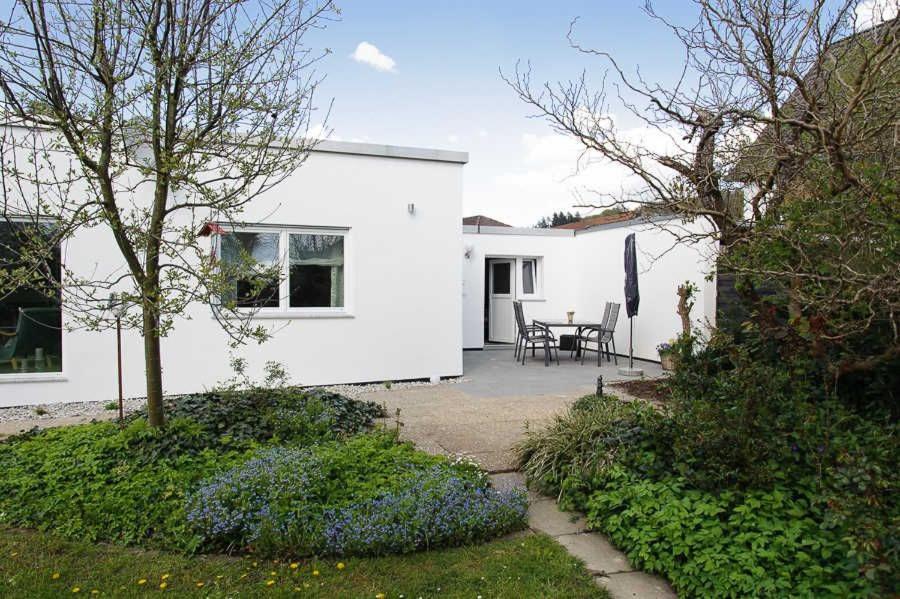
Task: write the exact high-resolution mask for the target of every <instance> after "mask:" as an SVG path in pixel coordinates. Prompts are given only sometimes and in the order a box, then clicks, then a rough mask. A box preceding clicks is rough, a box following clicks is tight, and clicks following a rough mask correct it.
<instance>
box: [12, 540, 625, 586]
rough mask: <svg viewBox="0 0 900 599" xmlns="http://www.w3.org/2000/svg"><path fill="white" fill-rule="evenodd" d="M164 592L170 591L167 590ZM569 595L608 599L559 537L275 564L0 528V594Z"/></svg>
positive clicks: (276, 562) (277, 562)
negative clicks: (63, 537) (189, 554)
mask: <svg viewBox="0 0 900 599" xmlns="http://www.w3.org/2000/svg"><path fill="white" fill-rule="evenodd" d="M163 585H164V589H161V588H160V587H162V586H163ZM75 589H77V590H78V592H77V593H74V596H76V597H78V596H81V595H88V596H94V595H93V594H92V592H93V591H96V592H97V595H99V596H101V597H126V598H127V597H149V596H158V595H159V594H160V593H161V592H163V591H165V592H167V593H169V594H174V595H175V596H177V597H197V598H225V597H258V596H265V597H308V598H316V599H331V598H333V597H364V598H367V599H372V598H373V597H380V596H383V597H385V598H390V599H397V598H398V597H401V596H403V597H437V596H440V597H452V598H456V597H460V598H465V599H474V598H476V597H478V596H479V595H481V596H482V597H566V598H571V599H605V598H608V594H607V593H606V592H605V591H604V590H603V589H601V588H599V587H598V586H597V585H596V584H595V583H594V581H593V579H592V577H591V575H590V574H588V573H587V571H586V570H585V569H584V566H583V565H582V564H581V563H580V562H578V561H577V560H575V559H574V558H573V557H572V556H570V555H569V554H568V553H567V552H566V550H565V549H564V548H562V547H561V546H560V545H558V544H557V543H556V542H554V541H553V540H552V539H550V538H548V537H545V536H542V535H530V534H523V535H516V536H515V537H512V538H507V539H501V540H496V541H491V542H488V543H485V544H482V545H468V546H464V547H458V548H452V549H440V550H435V551H427V552H420V553H415V554H408V555H402V556H386V557H375V558H356V557H350V558H328V559H321V558H318V559H316V558H312V559H305V560H278V561H276V560H272V559H262V558H259V557H257V556H254V555H248V556H243V557H228V556H222V555H194V556H186V555H183V554H177V553H167V552H159V551H147V550H143V549H134V548H127V547H121V546H117V545H109V544H103V543H87V542H84V541H77V540H65V539H60V538H59V537H57V536H54V535H51V534H47V533H40V532H35V531H26V530H13V529H6V528H2V527H0V595H2V596H3V597H4V598H9V599H20V598H21V599H26V598H27V599H31V598H33V597H58V596H61V595H68V596H73V592H72V591H74V590H75Z"/></svg>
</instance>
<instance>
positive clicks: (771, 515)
mask: <svg viewBox="0 0 900 599" xmlns="http://www.w3.org/2000/svg"><path fill="white" fill-rule="evenodd" d="M686 364H688V365H690V366H691V367H693V368H699V367H700V366H701V365H702V366H703V367H704V368H706V369H707V373H706V376H704V377H702V385H703V386H702V387H700V384H701V382H700V381H696V382H694V383H693V384H694V385H696V387H695V389H697V390H698V392H699V393H702V395H698V396H688V395H686V393H685V392H686V391H687V390H689V389H690V380H691V378H692V377H693V376H695V375H696V372H694V373H690V372H681V373H680V374H676V375H675V377H674V379H673V381H672V387H673V389H675V391H676V393H677V394H683V395H681V396H680V397H678V399H677V400H675V401H674V402H673V403H672V405H671V408H670V407H669V406H667V407H666V411H665V412H660V413H654V412H653V411H651V410H650V409H649V408H648V407H638V406H636V405H634V404H624V403H621V402H617V401H616V400H615V399H613V398H594V399H593V400H588V399H584V400H581V401H579V402H578V403H577V404H576V405H575V406H573V409H572V410H570V411H569V412H568V413H566V414H564V415H563V416H560V417H558V418H556V419H555V420H554V421H553V422H552V423H551V424H550V425H549V426H548V427H547V428H546V429H545V430H543V431H539V432H531V433H530V434H529V435H528V436H527V438H526V440H525V441H524V442H523V443H522V444H521V445H520V446H519V448H518V449H519V457H520V459H521V461H522V468H523V470H524V471H525V473H526V474H527V475H528V477H529V482H530V483H531V484H532V485H534V486H536V487H538V488H541V489H542V490H545V491H548V492H551V493H554V494H558V495H559V497H560V503H561V504H562V505H563V506H564V507H567V508H575V509H580V510H582V511H586V512H587V514H588V517H589V523H590V524H591V526H593V527H595V528H597V529H599V530H602V531H604V532H606V533H607V534H609V535H610V537H611V538H612V539H613V541H614V542H615V543H616V545H618V546H620V547H621V548H622V549H624V550H625V551H626V552H627V553H628V555H629V557H630V558H631V559H632V560H633V561H634V562H635V563H636V564H637V565H639V566H641V567H643V568H646V569H648V570H652V571H655V572H659V573H661V574H663V575H665V576H667V577H668V578H669V579H670V580H671V581H672V582H673V584H674V585H675V587H676V590H677V591H678V592H679V594H680V595H682V596H687V597H707V596H724V597H729V596H731V597H742V596H783V595H800V596H819V597H842V596H848V595H853V596H878V595H879V594H884V593H886V592H887V591H888V590H889V589H892V588H896V586H897V584H898V573H900V567H898V564H900V560H898V557H900V555H898V547H900V536H898V532H897V531H898V530H900V527H898V523H900V500H898V496H900V494H898V490H900V474H898V473H897V471H896V463H897V458H898V455H900V451H898V426H897V423H896V422H895V421H892V420H891V419H890V417H889V416H887V415H883V416H879V415H878V414H876V413H870V414H867V415H866V416H865V417H863V416H861V415H858V414H855V413H853V412H852V411H849V410H848V409H847V408H846V407H845V406H843V405H842V404H841V403H838V402H834V401H815V402H810V401H808V400H806V401H805V400H804V396H803V389H804V385H805V384H806V383H804V382H803V381H802V380H799V381H797V380H794V378H795V377H791V376H789V375H788V374H785V373H783V372H778V371H772V370H769V369H767V368H765V367H764V366H761V367H759V369H754V368H752V367H750V366H741V367H740V368H736V367H735V366H734V363H732V362H728V364H729V365H728V367H727V368H722V367H721V365H716V364H711V363H710V362H709V361H702V362H698V361H696V360H695V361H691V360H688V361H687V362H686ZM684 367H685V366H684V365H682V366H680V368H684ZM750 373H753V375H752V376H751V374H750ZM704 398H706V399H705V400H704ZM752 401H756V402H757V405H756V406H753V405H752ZM616 404H618V405H616ZM746 435H756V437H754V438H753V439H746V438H745V436H746ZM753 460H757V462H753Z"/></svg>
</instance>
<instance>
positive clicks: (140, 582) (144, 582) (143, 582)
mask: <svg viewBox="0 0 900 599" xmlns="http://www.w3.org/2000/svg"><path fill="white" fill-rule="evenodd" d="M138 584H147V579H146V578H141V579H140V580H139V581H138Z"/></svg>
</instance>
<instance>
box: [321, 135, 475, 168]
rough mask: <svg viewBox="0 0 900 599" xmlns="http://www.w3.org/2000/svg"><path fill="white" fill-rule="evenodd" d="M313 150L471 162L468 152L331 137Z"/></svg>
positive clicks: (460, 162) (383, 156)
mask: <svg viewBox="0 0 900 599" xmlns="http://www.w3.org/2000/svg"><path fill="white" fill-rule="evenodd" d="M312 151H313V152H329V153H332V154H353V155H355V156H380V157H382V158H405V159H408V160H430V161H433V162H452V163H455V164H466V163H467V162H469V153H468V152H456V151H454V150H437V149H434V148H412V147H409V146H391V145H387V144H370V143H361V142H356V141H332V140H329V139H324V140H322V141H320V142H318V143H317V144H316V147H315V148H313V150H312Z"/></svg>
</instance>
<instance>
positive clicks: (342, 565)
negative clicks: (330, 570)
mask: <svg viewBox="0 0 900 599" xmlns="http://www.w3.org/2000/svg"><path fill="white" fill-rule="evenodd" d="M344 568H345V566H344V562H338V565H337V569H338V570H343V569H344Z"/></svg>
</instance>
